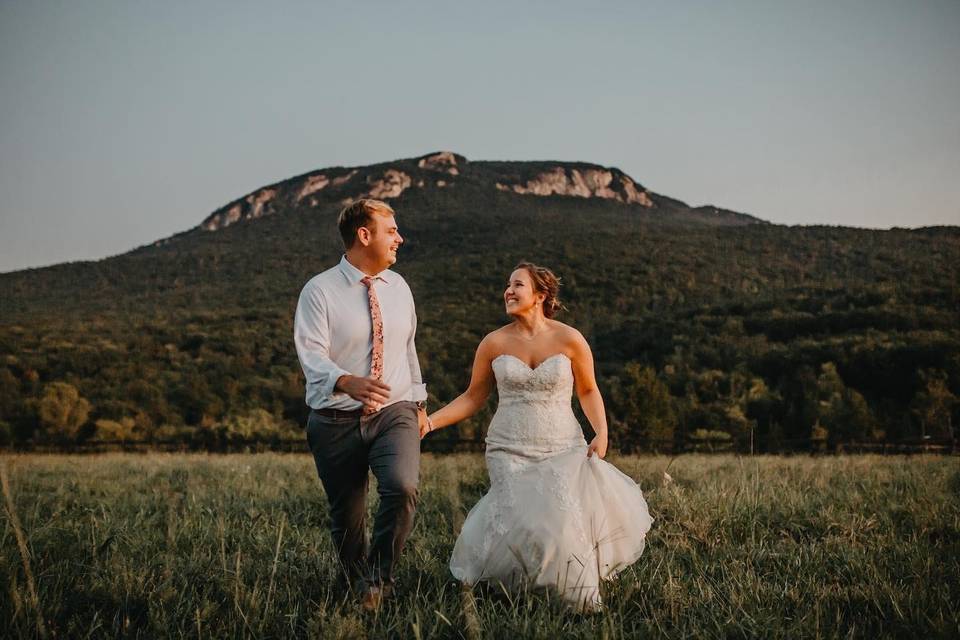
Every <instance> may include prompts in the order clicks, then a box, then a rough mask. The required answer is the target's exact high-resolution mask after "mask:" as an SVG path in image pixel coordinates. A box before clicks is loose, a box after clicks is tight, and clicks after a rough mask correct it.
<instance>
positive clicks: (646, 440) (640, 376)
mask: <svg viewBox="0 0 960 640" xmlns="http://www.w3.org/2000/svg"><path fill="white" fill-rule="evenodd" d="M611 399H612V400H613V406H614V413H615V419H614V420H613V421H612V424H611V440H612V444H613V446H615V447H617V448H618V449H620V450H621V451H624V452H627V453H629V452H633V451H637V450H638V449H640V448H642V447H644V446H647V445H649V444H651V443H661V442H665V441H671V442H672V441H673V435H674V428H675V427H676V424H677V418H676V413H675V411H674V407H673V398H672V396H671V395H670V390H669V389H667V385H665V384H664V383H663V382H661V381H660V380H659V379H658V378H657V374H656V372H655V371H654V370H653V368H652V367H645V366H643V365H641V364H640V363H638V362H630V363H627V365H626V366H624V368H623V374H622V375H621V376H619V377H618V378H616V379H615V382H614V385H613V390H612V393H611Z"/></svg>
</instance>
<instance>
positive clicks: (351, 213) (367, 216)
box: [337, 198, 396, 249]
mask: <svg viewBox="0 0 960 640" xmlns="http://www.w3.org/2000/svg"><path fill="white" fill-rule="evenodd" d="M374 214H380V215H384V216H393V215H396V212H394V210H393V208H392V207H391V206H390V205H388V204H387V203H386V202H383V201H382V200H374V199H372V198H361V199H360V200H357V201H356V202H354V203H352V204H348V205H347V206H346V207H344V208H343V211H341V212H340V217H338V218H337V227H338V228H339V229H340V237H341V238H343V246H344V247H345V248H347V249H349V248H350V247H352V246H353V243H355V242H356V241H357V230H358V229H359V228H360V227H369V226H370V223H371V222H373V216H374Z"/></svg>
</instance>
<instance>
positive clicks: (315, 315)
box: [293, 256, 427, 411]
mask: <svg viewBox="0 0 960 640" xmlns="http://www.w3.org/2000/svg"><path fill="white" fill-rule="evenodd" d="M365 275H366V274H364V273H363V272H362V271H360V270H359V269H357V268H356V267H355V266H353V265H352V264H350V262H348V261H347V257H346V256H344V257H343V258H342V259H341V260H340V264H338V265H337V266H335V267H333V268H331V269H327V270H326V271H324V272H323V273H321V274H318V275H316V276H314V277H313V278H312V279H311V280H310V281H309V282H307V284H306V285H304V287H303V291H301V292H300V300H299V302H298V303H297V314H296V317H295V318H294V323H293V339H294V342H295V343H296V346H297V356H298V357H299V358H300V366H301V367H303V373H304V375H305V376H306V378H307V396H306V401H307V405H309V406H310V407H312V408H314V409H343V410H347V411H349V410H353V409H359V408H360V407H362V406H363V403H362V402H360V401H358V400H354V399H353V398H351V397H350V396H348V395H347V394H345V393H341V392H339V391H334V385H335V384H336V383H337V380H338V379H339V378H340V376H344V375H354V376H360V377H368V376H369V375H370V358H371V354H372V353H373V330H372V322H371V320H370V305H369V302H368V298H367V287H366V286H365V285H364V284H363V283H362V282H361V279H363V278H364V277H365ZM373 288H374V291H376V294H377V301H378V302H379V304H380V313H381V316H382V317H383V382H384V383H385V384H387V385H389V386H390V399H389V400H388V401H387V402H385V403H384V404H383V406H384V407H385V406H387V405H391V404H393V403H395V402H400V401H402V400H411V401H414V402H417V401H420V400H424V401H425V400H426V399H427V390H426V386H425V385H424V384H423V378H422V377H421V375H420V363H419V361H418V360H417V349H416V346H415V345H414V335H415V334H416V332H417V313H416V309H415V308H414V305H413V294H412V293H411V292H410V287H409V286H408V285H407V283H406V281H405V280H404V279H403V278H402V277H401V276H400V274H399V273H396V272H393V271H390V270H389V269H387V270H385V271H381V272H380V273H379V274H377V275H376V276H374V281H373Z"/></svg>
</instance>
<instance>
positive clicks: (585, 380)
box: [570, 331, 607, 458]
mask: <svg viewBox="0 0 960 640" xmlns="http://www.w3.org/2000/svg"><path fill="white" fill-rule="evenodd" d="M573 333H574V339H573V344H572V345H571V351H572V352H573V357H572V358H571V359H570V360H571V362H572V363H573V378H574V383H575V385H576V390H577V399H578V400H580V407H581V408H583V413H584V415H585V416H587V420H589V421H590V426H591V427H593V432H594V433H596V434H597V435H596V436H594V438H593V440H591V441H590V446H589V448H588V449H587V456H588V457H589V456H591V455H593V454H594V453H596V454H597V455H598V456H599V457H601V458H603V457H604V456H606V455H607V412H606V411H605V410H604V407H603V396H601V395H600V389H599V388H598V387H597V377H596V375H595V374H594V371H593V353H592V352H591V351H590V345H589V344H587V340H586V339H585V338H584V337H583V335H582V334H581V333H580V332H579V331H574V332H573Z"/></svg>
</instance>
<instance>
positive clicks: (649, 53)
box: [0, 0, 960, 271]
mask: <svg viewBox="0 0 960 640" xmlns="http://www.w3.org/2000/svg"><path fill="white" fill-rule="evenodd" d="M958 70H960V2H957V1H956V0H944V1H931V2H927V1H923V0H918V1H917V2H888V1H886V0H874V1H870V2H859V1H856V2H854V1H849V2H847V1H844V2H836V1H833V2H769V1H768V2H656V3H640V2H629V3H582V2H578V3H566V2H559V1H555V2H528V3H497V2H485V3H482V6H481V3H451V2H436V3H431V2H413V3H396V2H392V3H363V2H331V3H321V2H313V3H307V2H303V3H269V4H268V3H260V4H256V3H242V2H229V3H226V2H224V3H218V2H202V3H180V2H175V1H174V2H163V3H159V2H154V3H145V2H129V1H128V2H95V1H88V0H84V1H80V2H77V1H74V2H53V1H39V0H29V1H24V0H4V1H3V2H2V3H0V96H2V98H0V271H10V270H15V269H21V268H26V267H33V266H41V265H47V264H53V263H57V262H63V261H72V260H82V259H97V258H102V257H106V256H109V255H115V254H117V253H122V252H124V251H127V250H129V249H132V248H134V247H136V246H138V245H141V244H144V243H148V242H151V241H153V240H156V239H158V238H161V237H165V236H168V235H171V234H173V233H176V232H178V231H182V230H184V229H187V228H190V227H192V226H194V225H196V224H198V223H199V222H200V221H201V220H202V219H203V218H204V217H205V216H206V215H207V214H208V213H210V212H211V211H212V210H214V209H215V208H217V207H219V206H221V205H223V204H224V203H226V202H227V201H229V200H231V199H233V198H236V197H238V196H240V195H243V194H245V193H247V192H249V191H251V190H253V189H255V188H256V187H259V186H261V185H264V184H268V183H270V182H273V181H276V180H281V179H283V178H287V177H289V176H291V175H295V174H299V173H303V172H306V171H309V170H311V169H316V168H321V167H326V166H332V165H358V164H370V163H374V162H380V161H385V160H390V159H395V158H404V157H412V156H417V155H421V154H424V153H427V152H430V151H435V150H439V149H449V150H453V151H456V152H458V153H461V154H463V155H465V156H467V158H469V159H474V160H534V159H553V160H570V161H573V160H582V161H589V162H596V163H599V164H604V165H608V166H616V167H619V168H620V169H622V170H624V171H626V172H627V173H628V174H630V175H631V176H632V177H633V178H634V179H636V180H637V181H639V182H640V183H641V184H643V185H644V186H646V187H647V188H649V189H651V190H653V191H656V192H658V193H663V194H666V195H669V196H672V197H676V198H680V199H682V200H685V201H687V202H689V203H690V204H694V205H700V204H715V205H717V206H722V207H726V208H731V209H735V210H739V211H744V212H747V213H750V214H753V215H756V216H758V217H761V218H764V219H767V220H771V221H773V222H777V223H782V224H837V225H849V226H861V227H872V228H888V227H891V226H905V227H916V226H925V225H935V224H953V225H957V224H960V81H958V79H957V78H958V77H960V73H958Z"/></svg>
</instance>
